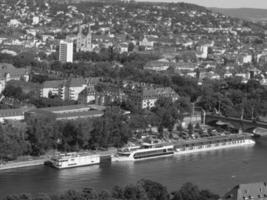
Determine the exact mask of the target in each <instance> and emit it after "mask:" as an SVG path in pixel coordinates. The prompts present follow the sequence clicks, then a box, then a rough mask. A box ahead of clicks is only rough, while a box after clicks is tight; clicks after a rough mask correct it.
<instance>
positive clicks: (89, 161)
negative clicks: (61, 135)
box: [50, 152, 100, 169]
mask: <svg viewBox="0 0 267 200" xmlns="http://www.w3.org/2000/svg"><path fill="white" fill-rule="evenodd" d="M50 163H51V165H52V166H53V167H55V168H57V169H65V168H72V167H81V166H87V165H96V164H100V156H99V155H97V154H91V153H89V152H79V153H78V152H73V153H64V154H63V153H62V154H58V155H56V156H54V157H52V158H51V159H50Z"/></svg>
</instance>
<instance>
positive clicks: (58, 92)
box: [40, 80, 65, 99]
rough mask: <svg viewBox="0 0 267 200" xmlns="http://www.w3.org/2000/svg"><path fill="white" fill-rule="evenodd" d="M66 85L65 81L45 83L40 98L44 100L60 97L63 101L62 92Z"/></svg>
mask: <svg viewBox="0 0 267 200" xmlns="http://www.w3.org/2000/svg"><path fill="white" fill-rule="evenodd" d="M64 84H65V81H64V80H55V81H45V82H44V83H43V85H42V88H41V91H40V96H41V97H43V98H50V97H51V96H59V97H60V98H61V99H64V96H63V92H62V91H63V88H64Z"/></svg>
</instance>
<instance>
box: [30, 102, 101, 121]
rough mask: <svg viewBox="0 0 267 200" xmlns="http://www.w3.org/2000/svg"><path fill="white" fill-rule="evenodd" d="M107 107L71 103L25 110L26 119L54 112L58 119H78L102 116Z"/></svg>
mask: <svg viewBox="0 0 267 200" xmlns="http://www.w3.org/2000/svg"><path fill="white" fill-rule="evenodd" d="M104 110H105V107H103V106H98V105H70V106H57V107H48V108H40V109H32V110H29V111H27V112H25V119H26V120H27V119H30V118H34V117H38V116H42V115H47V114H52V115H54V116H55V118H56V120H76V119H83V118H95V117H101V116H103V114H104Z"/></svg>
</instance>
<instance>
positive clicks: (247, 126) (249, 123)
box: [205, 113, 267, 136]
mask: <svg viewBox="0 0 267 200" xmlns="http://www.w3.org/2000/svg"><path fill="white" fill-rule="evenodd" d="M218 121H221V122H225V123H230V124H231V125H233V126H234V127H235V128H236V129H241V130H243V131H245V132H248V131H251V132H252V131H253V130H255V129H256V128H263V129H266V130H267V122H262V121H253V120H244V119H243V120H242V119H239V118H234V117H225V116H221V115H214V114H210V113H207V114H206V116H205V123H206V124H210V123H213V122H218ZM261 135H266V136H267V131H266V133H261Z"/></svg>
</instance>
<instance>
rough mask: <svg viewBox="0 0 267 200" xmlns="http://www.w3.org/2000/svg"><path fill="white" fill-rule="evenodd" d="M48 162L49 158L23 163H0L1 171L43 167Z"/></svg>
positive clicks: (24, 161)
mask: <svg viewBox="0 0 267 200" xmlns="http://www.w3.org/2000/svg"><path fill="white" fill-rule="evenodd" d="M47 160H48V157H40V158H36V159H30V160H23V161H18V160H17V161H8V162H4V163H0V171H1V170H8V169H14V168H22V167H31V166H38V165H43V164H44V162H45V161H47Z"/></svg>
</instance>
